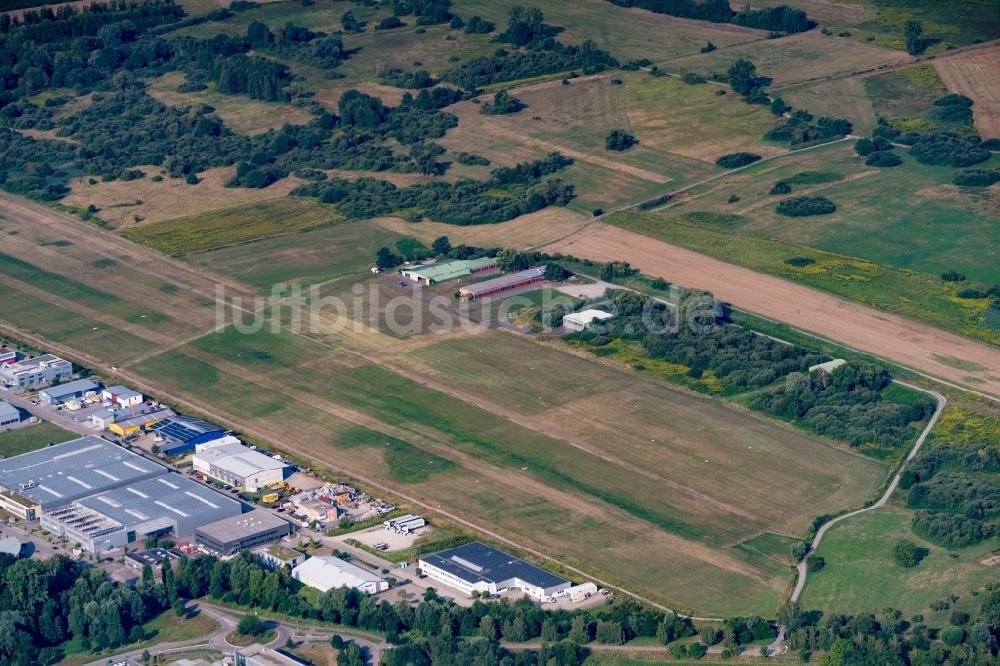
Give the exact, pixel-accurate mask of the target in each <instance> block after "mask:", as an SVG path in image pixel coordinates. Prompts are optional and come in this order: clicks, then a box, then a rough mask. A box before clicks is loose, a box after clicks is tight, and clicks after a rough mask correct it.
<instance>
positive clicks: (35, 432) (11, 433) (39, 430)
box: [0, 421, 79, 458]
mask: <svg viewBox="0 0 1000 666" xmlns="http://www.w3.org/2000/svg"><path fill="white" fill-rule="evenodd" d="M77 437H79V435H78V434H76V433H75V432H70V431H69V430H66V429H65V428H60V427H59V426H57V425H55V424H54V423H49V422H48V421H42V422H41V423H36V424H34V425H26V426H23V427H21V428H18V429H17V430H7V431H5V432H0V456H2V457H4V458H10V457H11V456H16V455H20V454H22V453H27V452H28V451H34V450H35V449H41V448H43V447H46V446H48V445H49V444H59V443H62V442H66V441H68V440H71V439H76V438H77Z"/></svg>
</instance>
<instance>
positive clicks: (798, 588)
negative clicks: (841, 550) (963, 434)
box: [770, 379, 948, 654]
mask: <svg viewBox="0 0 1000 666" xmlns="http://www.w3.org/2000/svg"><path fill="white" fill-rule="evenodd" d="M893 381H894V382H895V383H897V384H899V385H900V386H905V387H906V388H910V389H913V390H915V391H921V392H923V393H927V394H928V395H930V396H932V397H933V398H934V399H935V400H936V401H937V409H936V410H935V411H934V414H933V415H932V416H931V418H930V420H929V421H928V422H927V425H926V426H925V427H924V429H923V431H922V432H921V433H920V436H919V437H917V441H916V442H915V443H914V444H913V448H912V449H910V453H909V455H907V456H906V460H904V461H903V464H902V465H900V466H899V470H898V471H897V472H896V475H895V476H893V477H892V481H890V482H889V485H888V487H886V489H885V492H884V493H882V496H881V497H879V498H878V500H877V501H876V502H875V503H874V504H872V505H871V506H867V507H865V508H863V509H858V510H856V511H851V512H850V513H845V514H843V515H840V516H837V517H836V518H832V519H830V520H828V521H827V522H825V523H823V525H821V526H820V528H819V529H818V530H816V536H815V537H813V540H812V543H811V544H810V545H809V552H808V553H807V556H808V555H809V554H812V553H815V552H816V550H817V549H818V548H819V545H820V542H821V541H822V540H823V537H824V536H825V535H826V533H827V532H828V531H829V530H830V528H831V527H833V526H834V525H836V524H837V523H839V522H841V521H844V520H847V519H848V518H851V517H853V516H857V515H860V514H862V513H867V512H869V511H874V510H875V509H878V508H880V507H883V506H885V505H886V504H887V503H888V501H889V498H890V497H892V493H893V492H895V490H896V488H898V487H899V480H900V479H901V478H902V475H903V469H904V468H905V467H906V463H908V462H910V461H911V460H913V458H914V457H915V456H916V455H917V452H919V451H920V447H921V446H923V444H924V442H925V441H926V440H927V435H929V434H930V433H931V430H933V428H934V425H935V424H936V423H937V422H938V419H939V418H940V417H941V412H943V411H944V408H945V406H946V405H947V404H948V398H946V397H944V395H942V394H940V393H938V392H937V391H931V390H928V389H925V388H921V387H919V386H914V385H913V384H908V383H907V382H903V381H900V380H898V379H895V380H893ZM796 570H797V571H798V579H797V580H796V581H795V589H794V590H793V591H792V594H791V596H789V597H788V600H789V601H798V600H799V597H800V596H801V595H802V591H803V590H804V589H805V586H806V575H807V574H808V573H809V571H808V566H807V564H806V558H803V559H802V561H801V562H799V564H798V566H797V567H796ZM785 630H786V627H784V626H782V627H781V628H780V630H779V631H778V637H777V638H776V639H775V640H774V642H773V643H772V644H771V646H770V650H771V653H772V654H776V653H777V652H778V651H779V650H781V649H782V648H783V645H784V638H785Z"/></svg>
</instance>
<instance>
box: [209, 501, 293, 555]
mask: <svg viewBox="0 0 1000 666" xmlns="http://www.w3.org/2000/svg"><path fill="white" fill-rule="evenodd" d="M291 531H292V525H291V523H289V522H288V521H287V520H285V519H284V518H279V517H278V516H276V515H274V514H273V513H271V512H269V511H264V510H263V509H254V510H253V511H249V512H247V513H244V514H243V515H238V516H236V517H232V518H224V519H222V520H218V521H216V522H214V523H211V524H207V525H202V526H200V527H199V528H198V529H196V530H195V532H194V535H195V540H196V541H197V542H198V545H199V546H201V547H202V549H203V550H206V551H208V552H209V553H211V554H213V555H221V556H226V555H232V554H233V553H236V552H239V551H241V550H245V549H247V548H255V547H257V546H260V545H262V544H265V543H269V542H271V541H275V540H277V539H280V538H281V537H283V536H287V535H288V534H290V533H291Z"/></svg>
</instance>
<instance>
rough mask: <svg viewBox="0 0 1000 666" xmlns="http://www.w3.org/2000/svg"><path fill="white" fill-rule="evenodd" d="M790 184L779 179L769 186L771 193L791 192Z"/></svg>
mask: <svg viewBox="0 0 1000 666" xmlns="http://www.w3.org/2000/svg"><path fill="white" fill-rule="evenodd" d="M791 192H792V186H791V185H789V184H788V183H786V182H785V181H783V180H779V181H778V182H777V183H775V184H774V186H773V187H772V188H771V194H791Z"/></svg>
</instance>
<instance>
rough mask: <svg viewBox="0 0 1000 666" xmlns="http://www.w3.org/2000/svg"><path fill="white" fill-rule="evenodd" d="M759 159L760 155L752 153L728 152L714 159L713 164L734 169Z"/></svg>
mask: <svg viewBox="0 0 1000 666" xmlns="http://www.w3.org/2000/svg"><path fill="white" fill-rule="evenodd" d="M759 159H760V155H756V154H754V153H729V154H728V155H723V156H722V157H720V158H719V159H717V160H715V165H716V166H720V167H722V168H723V169H736V168H739V167H744V166H747V165H748V164H753V163H754V162H756V161H757V160H759Z"/></svg>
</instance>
